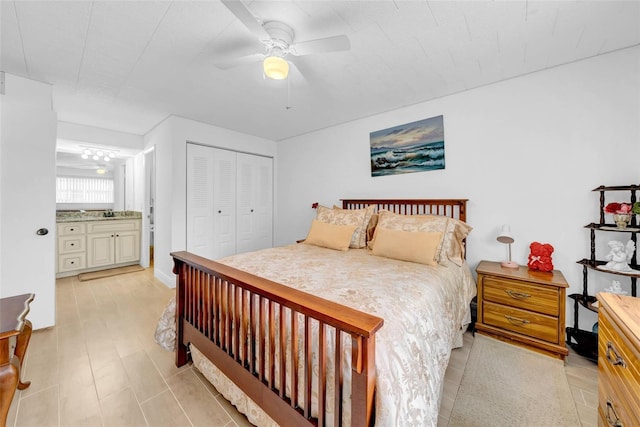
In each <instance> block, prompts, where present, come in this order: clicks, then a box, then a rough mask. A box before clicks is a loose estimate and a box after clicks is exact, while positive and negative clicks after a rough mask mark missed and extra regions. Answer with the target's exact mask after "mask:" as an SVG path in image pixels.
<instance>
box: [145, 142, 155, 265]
mask: <svg viewBox="0 0 640 427" xmlns="http://www.w3.org/2000/svg"><path fill="white" fill-rule="evenodd" d="M155 170H156V150H155V146H152V147H151V148H149V149H147V150H145V151H144V177H145V184H144V194H145V196H144V199H145V202H144V212H143V224H144V225H143V228H142V230H143V238H142V244H143V250H142V254H143V263H144V264H143V267H149V268H153V260H154V251H153V248H154V235H155V200H156V184H155V181H156V172H155ZM145 264H146V265H145Z"/></svg>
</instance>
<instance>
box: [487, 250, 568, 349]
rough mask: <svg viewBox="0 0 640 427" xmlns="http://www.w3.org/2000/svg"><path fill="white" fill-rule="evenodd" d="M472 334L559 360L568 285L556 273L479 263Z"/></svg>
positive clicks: (492, 263) (494, 263)
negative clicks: (476, 309)
mask: <svg viewBox="0 0 640 427" xmlns="http://www.w3.org/2000/svg"><path fill="white" fill-rule="evenodd" d="M476 272H477V273H478V320H477V322H476V325H475V327H476V331H478V332H480V333H482V334H485V335H490V336H493V337H495V338H498V339H500V340H502V341H506V342H509V343H512V344H516V345H519V346H522V347H526V348H529V349H530V350H535V351H538V352H540V353H544V354H547V355H550V356H553V357H557V358H559V359H563V360H564V358H565V357H566V356H567V355H568V354H569V350H568V349H567V347H566V346H565V331H564V328H565V320H564V319H565V299H566V288H567V287H568V286H569V285H568V284H567V281H566V280H565V278H564V276H563V275H562V273H561V272H560V271H558V270H553V271H552V272H541V271H533V270H529V268H528V267H526V266H520V267H518V268H506V267H502V266H501V265H500V263H498V262H492V261H481V262H480V264H479V265H478V268H476Z"/></svg>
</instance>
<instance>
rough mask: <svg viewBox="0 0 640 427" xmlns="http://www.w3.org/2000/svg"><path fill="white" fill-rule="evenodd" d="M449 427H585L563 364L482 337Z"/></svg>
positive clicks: (471, 355) (471, 357)
mask: <svg viewBox="0 0 640 427" xmlns="http://www.w3.org/2000/svg"><path fill="white" fill-rule="evenodd" d="M449 425H450V426H455V427H471V426H474V427H497V426H545V427H550V426H580V419H579V418H578V413H577V411H576V407H575V404H574V401H573V398H572V396H571V390H570V388H569V383H568V382H567V377H566V374H565V372H564V364H563V362H562V361H560V360H558V359H554V358H552V357H548V356H544V355H542V354H538V353H536V352H533V351H530V350H526V349H524V348H520V347H516V346H514V345H511V344H507V343H503V342H501V341H498V340H496V339H493V338H489V337H486V336H482V335H480V334H476V336H475V338H474V340H473V346H472V347H471V352H470V353H469V359H468V361H467V366H466V368H465V370H464V374H463V376H462V382H461V384H460V388H459V389H458V395H457V397H456V400H455V403H454V406H453V410H452V412H451V416H450V417H449Z"/></svg>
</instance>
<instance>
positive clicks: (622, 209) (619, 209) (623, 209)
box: [604, 202, 631, 214]
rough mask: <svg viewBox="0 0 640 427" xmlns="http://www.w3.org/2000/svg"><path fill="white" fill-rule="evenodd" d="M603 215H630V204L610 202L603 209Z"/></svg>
mask: <svg viewBox="0 0 640 427" xmlns="http://www.w3.org/2000/svg"><path fill="white" fill-rule="evenodd" d="M604 213H607V214H630V213H631V204H630V203H618V202H612V203H609V204H608V205H607V206H605V207H604Z"/></svg>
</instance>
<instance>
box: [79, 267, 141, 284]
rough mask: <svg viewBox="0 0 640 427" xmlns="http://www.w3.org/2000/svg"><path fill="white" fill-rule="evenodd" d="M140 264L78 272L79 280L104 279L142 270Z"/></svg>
mask: <svg viewBox="0 0 640 427" xmlns="http://www.w3.org/2000/svg"><path fill="white" fill-rule="evenodd" d="M142 270H144V268H142V267H141V266H139V265H128V266H126V267H118V268H110V269H108V270H100V271H92V272H90V273H80V274H78V280H80V281H81V282H86V281H87V280H94V279H102V278H103V277H111V276H117V275H119V274H126V273H133V272H134V271H142Z"/></svg>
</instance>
